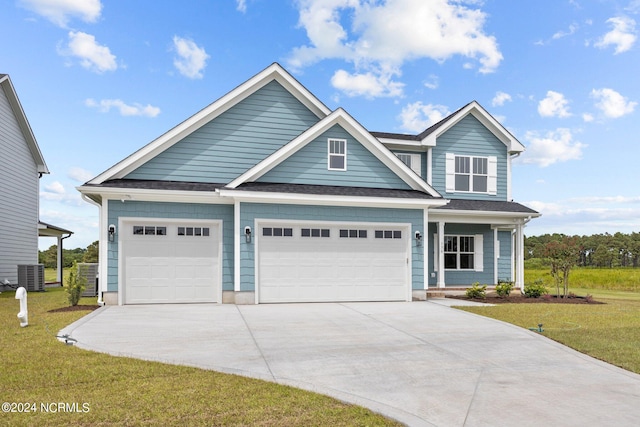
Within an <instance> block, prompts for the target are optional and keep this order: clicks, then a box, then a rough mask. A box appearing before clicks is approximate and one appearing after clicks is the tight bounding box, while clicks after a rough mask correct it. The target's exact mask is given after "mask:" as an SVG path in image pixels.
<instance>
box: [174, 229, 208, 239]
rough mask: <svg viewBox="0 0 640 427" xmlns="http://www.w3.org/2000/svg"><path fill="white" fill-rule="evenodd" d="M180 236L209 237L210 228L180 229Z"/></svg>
mask: <svg viewBox="0 0 640 427" xmlns="http://www.w3.org/2000/svg"><path fill="white" fill-rule="evenodd" d="M178 236H193V237H209V227H178Z"/></svg>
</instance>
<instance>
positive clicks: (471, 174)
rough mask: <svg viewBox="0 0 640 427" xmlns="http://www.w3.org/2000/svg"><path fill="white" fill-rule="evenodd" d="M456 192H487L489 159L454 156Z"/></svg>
mask: <svg viewBox="0 0 640 427" xmlns="http://www.w3.org/2000/svg"><path fill="white" fill-rule="evenodd" d="M455 161H456V171H455V174H456V191H471V192H474V193H486V192H487V180H488V177H489V159H488V158H487V157H471V156H456V160H455Z"/></svg>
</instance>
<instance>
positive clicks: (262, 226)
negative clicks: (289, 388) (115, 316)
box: [78, 64, 539, 304]
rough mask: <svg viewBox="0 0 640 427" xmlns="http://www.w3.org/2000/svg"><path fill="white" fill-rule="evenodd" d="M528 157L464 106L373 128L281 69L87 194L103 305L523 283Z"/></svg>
mask: <svg viewBox="0 0 640 427" xmlns="http://www.w3.org/2000/svg"><path fill="white" fill-rule="evenodd" d="M522 151H524V146H523V145H522V144H521V143H520V142H518V141H517V140H516V139H515V137H513V136H512V135H511V134H510V133H509V132H508V131H507V130H506V129H505V128H504V127H502V125H500V124H499V123H498V122H497V121H496V120H495V119H494V118H493V117H492V116H491V115H490V114H488V113H487V112H486V111H485V110H484V109H483V108H482V107H481V106H480V105H479V104H478V103H476V102H471V103H470V104H467V105H466V106H464V107H463V108H461V109H460V110H458V111H456V112H455V113H453V114H452V115H450V116H449V117H447V118H445V119H443V120H442V121H441V122H439V123H437V124H435V125H433V126H431V127H430V128H428V129H426V130H425V131H424V132H422V133H421V134H419V135H405V134H394V133H383V132H371V131H369V130H367V129H365V128H363V127H362V125H360V124H359V123H358V122H357V121H356V120H355V119H354V118H353V117H351V116H350V115H349V114H348V113H347V112H346V111H344V110H343V109H341V108H338V109H336V110H334V111H331V110H329V109H328V108H327V107H326V106H325V105H324V104H323V103H322V102H321V101H320V100H319V99H317V98H316V97H315V96H314V95H313V94H312V93H310V92H309V91H308V90H307V89H306V88H305V87H304V86H302V85H301V84H300V83H299V82H298V81H297V80H296V79H295V78H293V77H292V76H291V75H290V74H289V73H288V72H287V71H286V70H284V69H283V68H282V67H281V66H280V65H279V64H272V65H271V66H269V67H268V68H266V69H265V70H263V71H261V72H260V73H258V74H257V75H255V76H254V77H252V78H251V79H249V80H248V81H246V82H245V83H243V84H241V85H240V86H238V87H237V88H235V89H233V90H232V91H231V92H229V93H228V94H227V95H225V96H223V97H222V98H220V99H219V100H217V101H215V102H214V103H213V104H211V105H209V106H208V107H206V108H204V109H203V110H201V111H200V112H198V113H196V114H195V115H194V116H192V117H191V118H189V119H187V120H186V121H184V122H183V123H181V124H180V125H178V126H177V127H175V128H173V129H171V130H170V131H168V132H167V133H165V134H164V135H162V136H160V137H159V138H157V139H156V140H154V141H152V142H151V143H149V144H148V145H146V146H144V147H143V148H142V149H140V150H138V151H136V152H135V153H134V154H132V155H131V156H129V157H127V158H125V159H123V160H122V161H121V162H119V163H118V164H116V165H114V166H112V167H111V168H109V169H108V170H106V171H105V172H103V173H102V174H100V175H99V176H97V177H95V178H94V179H92V180H90V181H88V182H87V183H85V184H84V185H82V186H81V187H78V190H79V191H80V192H81V193H82V194H83V195H85V198H86V199H88V200H90V201H91V202H92V203H95V204H96V205H98V206H99V208H100V257H101V259H100V269H101V271H100V277H106V280H103V281H101V283H100V287H101V289H100V293H99V302H100V303H106V304H145V303H185V302H223V303H236V304H257V303H278V302H329V301H331V302H334V301H411V300H412V299H424V298H425V297H426V291H427V290H429V289H438V288H446V287H452V286H468V285H470V284H472V283H474V282H481V283H486V284H495V283H497V282H498V281H499V280H507V281H513V282H515V284H516V287H522V284H523V238H524V235H523V228H524V226H525V224H526V223H527V222H528V221H529V220H530V219H532V218H535V217H537V216H539V214H538V213H537V212H535V211H533V210H531V209H529V208H527V207H526V206H523V205H521V204H518V203H515V202H513V201H511V176H510V174H511V159H512V158H513V157H514V156H517V155H519V154H520V153H521V152H522Z"/></svg>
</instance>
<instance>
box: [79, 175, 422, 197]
mask: <svg viewBox="0 0 640 427" xmlns="http://www.w3.org/2000/svg"><path fill="white" fill-rule="evenodd" d="M85 186H86V187H96V188H101V187H108V188H122V189H135V188H137V189H143V190H177V191H215V190H217V189H224V188H225V184H214V183H204V182H181V181H147V180H140V179H113V180H109V181H105V182H103V183H102V184H98V185H96V184H85ZM231 190H239V191H261V192H270V193H292V194H317V195H329V196H354V197H390V198H396V199H398V198H399V199H434V197H433V196H431V195H430V194H427V193H424V192H422V191H417V190H394V189H388V188H365V187H341V186H335V185H307V184H273V183H268V182H247V183H244V184H242V185H240V186H238V187H237V188H234V189H231Z"/></svg>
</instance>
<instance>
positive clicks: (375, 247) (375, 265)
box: [257, 222, 410, 302]
mask: <svg viewBox="0 0 640 427" xmlns="http://www.w3.org/2000/svg"><path fill="white" fill-rule="evenodd" d="M257 228H258V233H257V234H258V252H259V253H258V272H257V277H258V279H257V282H258V292H259V301H260V302H329V301H406V300H408V299H409V296H410V285H409V278H410V275H409V266H410V265H409V260H408V253H409V240H408V239H409V231H408V230H409V227H408V225H397V224H394V225H383V224H380V225H376V224H362V225H357V224H356V225H354V224H327V223H321V224H320V223H317V224H295V225H292V224H286V223H280V222H278V223H267V222H265V223H262V222H259V223H258V227H257Z"/></svg>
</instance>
